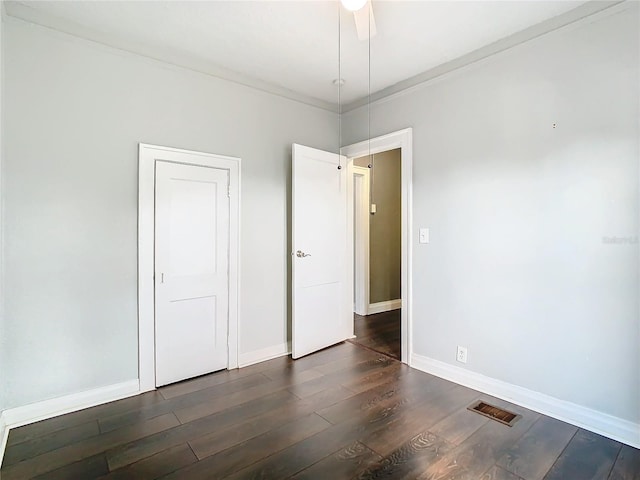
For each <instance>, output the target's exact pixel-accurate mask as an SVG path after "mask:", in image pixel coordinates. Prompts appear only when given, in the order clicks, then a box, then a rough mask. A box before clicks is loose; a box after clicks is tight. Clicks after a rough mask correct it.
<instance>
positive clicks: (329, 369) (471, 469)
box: [0, 342, 640, 480]
mask: <svg viewBox="0 0 640 480" xmlns="http://www.w3.org/2000/svg"><path fill="white" fill-rule="evenodd" d="M475 400H484V401H488V402H490V403H493V404H497V405H498V406H502V407H503V408H507V409H509V410H511V411H513V412H515V413H518V414H520V415H522V418H521V419H520V420H518V421H517V422H516V423H515V425H514V426H513V427H507V426H505V425H502V424H500V423H498V422H495V421H492V420H490V419H488V418H485V417H483V416H481V415H478V414H476V413H473V412H470V411H468V410H467V409H466V407H467V406H468V405H469V404H470V403H471V402H473V401H475ZM0 477H1V478H2V480H15V479H21V480H22V479H28V478H37V479H93V478H103V479H111V480H113V479H156V478H163V479H182V480H184V479H187V480H190V479H223V478H225V479H227V478H228V479H258V478H261V479H287V478H291V479H296V480H301V479H330V480H340V479H352V478H354V479H363V480H364V479H378V478H388V479H424V480H427V479H429V480H435V479H438V480H442V479H450V480H453V479H458V480H462V479H482V480H490V479H493V480H537V479H546V480H553V479H568V480H571V479H577V480H588V479H603V480H606V479H611V480H630V479H634V480H640V451H639V450H637V449H634V448H631V447H628V446H625V445H621V444H620V443H618V442H615V441H612V440H609V439H607V438H604V437H602V436H599V435H596V434H594V433H591V432H587V431H585V430H582V429H578V428H576V427H574V426H571V425H568V424H566V423H563V422H560V421H558V420H554V419H552V418H549V417H545V416H543V415H540V414H538V413H535V412H532V411H530V410H527V409H525V408H522V407H518V406H516V405H512V404H508V403H507V402H504V401H502V400H499V399H496V398H492V397H490V396H487V395H482V394H480V393H478V392H476V391H474V390H471V389H468V388H466V387H462V386H459V385H456V384H454V383H451V382H448V381H446V380H443V379H440V378H437V377H434V376H431V375H428V374H425V373H422V372H419V371H417V370H413V369H410V368H408V367H407V366H406V365H402V364H401V363H400V362H398V361H396V360H394V359H392V358H389V356H387V355H380V354H377V353H375V352H372V351H371V350H369V349H365V348H362V347H360V346H358V345H356V344H352V343H349V342H346V343H343V344H340V345H337V346H335V347H332V348H329V349H327V350H323V351H321V352H318V353H316V354H313V355H310V356H308V357H305V358H302V359H299V360H296V361H292V360H291V359H290V358H288V357H283V358H278V359H275V360H271V361H268V362H264V363H261V364H258V365H253V366H251V367H247V368H243V369H240V370H233V371H224V372H219V373H215V374H212V375H207V376H204V377H199V378H196V379H193V380H189V381H185V382H181V383H178V384H174V385H170V386H167V387H163V388H161V389H159V390H158V391H155V392H150V393H146V394H144V395H139V396H136V397H131V398H127V399H123V400H120V401H117V402H112V403H109V404H105V405H100V406H97V407H93V408H90V409H86V410H82V411H79V412H75V413H71V414H67V415H63V416H61V417H56V418H52V419H50V420H45V421H42V422H38V423H35V424H32V425H27V426H24V427H21V428H18V429H15V430H12V431H11V433H10V435H9V440H8V447H7V450H6V454H5V457H4V462H3V465H2V469H1V470H0Z"/></svg>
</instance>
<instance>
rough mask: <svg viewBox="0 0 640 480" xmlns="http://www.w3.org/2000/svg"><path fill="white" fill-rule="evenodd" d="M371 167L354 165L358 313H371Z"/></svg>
mask: <svg viewBox="0 0 640 480" xmlns="http://www.w3.org/2000/svg"><path fill="white" fill-rule="evenodd" d="M369 176H370V172H369V169H368V168H366V167H358V166H355V165H354V166H353V184H354V197H353V202H354V206H355V203H358V204H359V207H360V212H361V215H356V209H355V208H354V222H353V223H354V228H355V236H354V242H357V239H359V240H360V241H359V243H358V244H357V245H354V247H355V248H354V258H355V262H354V268H355V272H354V275H355V281H354V286H355V302H354V303H355V304H354V311H355V312H356V313H357V314H358V315H369V215H370V213H369V200H370V199H369Z"/></svg>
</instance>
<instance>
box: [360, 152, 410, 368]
mask: <svg viewBox="0 0 640 480" xmlns="http://www.w3.org/2000/svg"><path fill="white" fill-rule="evenodd" d="M369 165H371V168H369V167H368V166H369ZM353 194H354V196H353V204H354V206H353V212H354V239H353V243H354V280H355V283H354V335H355V338H354V339H353V340H352V342H353V343H357V344H359V345H361V346H363V347H366V348H368V349H371V350H374V351H376V352H378V353H382V354H384V355H387V356H390V357H392V358H395V359H396V360H400V358H401V338H400V332H401V322H400V317H401V307H402V293H401V292H402V288H401V283H402V271H401V260H402V249H401V240H402V238H401V237H402V235H401V228H402V224H401V215H402V181H401V149H400V148H395V149H392V150H387V151H384V152H379V153H375V154H372V155H371V157H370V156H369V155H366V156H363V157H358V158H354V159H353Z"/></svg>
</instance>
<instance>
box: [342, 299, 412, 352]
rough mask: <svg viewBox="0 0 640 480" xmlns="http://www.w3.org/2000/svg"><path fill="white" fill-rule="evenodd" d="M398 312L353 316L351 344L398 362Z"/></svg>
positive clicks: (399, 347)
mask: <svg viewBox="0 0 640 480" xmlns="http://www.w3.org/2000/svg"><path fill="white" fill-rule="evenodd" d="M400 312H401V311H400V310H391V311H390V312H383V313H376V314H374V315H367V316H366V317H363V316H361V315H358V314H354V323H353V330H354V334H355V336H356V338H354V339H353V340H351V342H353V343H357V344H359V345H362V346H363V347H365V348H370V349H371V350H374V351H376V352H380V353H382V354H384V355H388V356H390V357H392V358H395V359H396V360H400V354H401V350H400V349H401V346H400V345H401V342H400V332H401V330H400Z"/></svg>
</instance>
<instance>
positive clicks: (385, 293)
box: [353, 148, 402, 303]
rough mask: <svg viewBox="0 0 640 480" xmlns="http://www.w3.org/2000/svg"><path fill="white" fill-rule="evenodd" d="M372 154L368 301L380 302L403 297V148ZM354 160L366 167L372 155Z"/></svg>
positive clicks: (355, 162)
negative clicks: (374, 209)
mask: <svg viewBox="0 0 640 480" xmlns="http://www.w3.org/2000/svg"><path fill="white" fill-rule="evenodd" d="M373 157H374V162H373V167H374V168H373V170H372V175H371V177H372V180H371V182H370V183H371V184H372V186H371V188H372V191H373V196H374V198H373V201H374V203H375V204H376V213H375V214H374V215H369V303H378V302H385V301H387V300H397V299H400V298H401V293H400V284H401V279H400V275H401V273H402V270H401V246H400V240H401V230H400V227H401V223H400V220H401V218H400V214H401V205H402V204H401V198H400V194H401V192H402V188H401V178H400V170H401V169H400V149H399V148H397V149H395V150H389V151H388V152H382V153H378V154H376V155H373ZM353 163H354V164H355V165H358V166H360V167H366V166H367V165H368V164H369V157H368V156H367V157H361V158H356V159H354V161H353ZM371 177H370V178H371Z"/></svg>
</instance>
